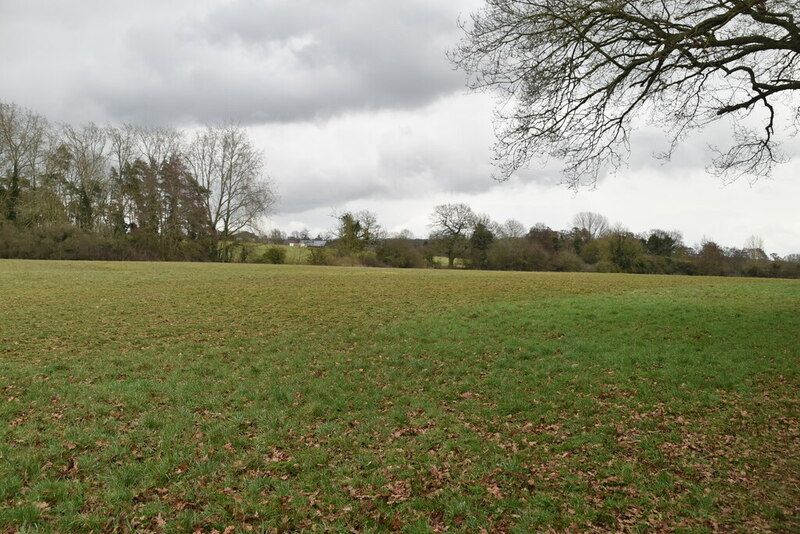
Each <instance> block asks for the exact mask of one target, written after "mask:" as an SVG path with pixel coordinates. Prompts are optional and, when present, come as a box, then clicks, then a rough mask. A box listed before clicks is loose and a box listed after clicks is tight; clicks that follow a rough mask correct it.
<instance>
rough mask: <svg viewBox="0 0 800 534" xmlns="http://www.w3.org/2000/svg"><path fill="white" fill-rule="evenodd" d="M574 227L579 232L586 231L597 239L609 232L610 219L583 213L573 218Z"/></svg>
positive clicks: (595, 214)
mask: <svg viewBox="0 0 800 534" xmlns="http://www.w3.org/2000/svg"><path fill="white" fill-rule="evenodd" d="M572 225H573V226H574V227H575V228H578V229H579V230H585V231H586V233H588V234H589V237H591V238H592V239H597V238H598V237H600V236H602V235H603V234H604V233H605V232H606V230H608V219H606V218H605V216H603V215H600V214H599V213H594V212H591V211H582V212H580V213H576V214H575V216H574V217H573V218H572Z"/></svg>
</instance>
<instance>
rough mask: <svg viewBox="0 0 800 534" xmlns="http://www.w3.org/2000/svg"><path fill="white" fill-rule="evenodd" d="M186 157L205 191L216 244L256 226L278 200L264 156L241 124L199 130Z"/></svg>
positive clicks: (209, 219)
mask: <svg viewBox="0 0 800 534" xmlns="http://www.w3.org/2000/svg"><path fill="white" fill-rule="evenodd" d="M187 159H188V165H189V168H190V170H191V172H192V174H193V175H194V177H195V179H196V180H197V182H198V184H199V185H200V187H202V188H203V190H204V206H205V210H206V216H207V218H208V226H209V227H210V228H211V229H212V230H213V231H215V232H216V242H215V245H218V244H219V243H220V242H225V241H226V240H228V239H229V238H230V237H232V236H233V235H234V234H236V233H237V232H239V231H241V230H244V229H248V228H250V229H256V228H255V227H256V225H257V222H258V218H259V217H261V216H263V215H266V214H267V213H269V211H270V209H271V208H272V207H273V205H274V204H275V202H276V195H275V192H274V190H273V187H272V184H271V183H270V182H269V181H268V179H267V178H266V177H265V176H264V159H263V156H262V154H261V152H260V151H259V150H257V149H256V148H255V147H254V146H253V144H252V143H251V142H250V139H249V138H248V136H247V132H246V131H245V130H244V129H242V128H240V127H237V126H233V125H227V126H218V127H208V128H206V129H205V130H203V131H201V132H199V133H197V135H196V136H195V138H194V139H193V140H192V142H191V143H190V145H189V147H188V151H187ZM223 248H224V247H223ZM223 252H224V251H223Z"/></svg>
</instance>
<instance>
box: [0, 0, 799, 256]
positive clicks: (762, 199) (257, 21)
mask: <svg viewBox="0 0 800 534" xmlns="http://www.w3.org/2000/svg"><path fill="white" fill-rule="evenodd" d="M480 5H481V2H480V1H479V0H403V1H397V0H337V1H331V0H224V1H223V0H170V1H169V2H164V1H154V0H139V1H137V2H130V1H129V0H126V1H121V0H81V1H77V0H58V1H54V0H0V50H2V51H3V52H2V54H0V73H2V76H0V100H4V101H9V102H14V103H16V104H19V105H22V106H25V107H29V108H31V109H33V110H34V111H37V112H38V113H40V114H42V115H44V116H46V117H47V118H48V119H50V120H52V121H64V122H69V123H72V124H76V125H77V124H83V123H86V122H89V121H93V122H96V123H98V124H119V123H122V122H130V123H134V124H139V125H169V126H175V127H179V128H191V127H194V126H197V125H206V124H214V123H221V122H227V121H235V122H238V123H240V124H241V125H243V126H246V127H247V128H248V130H249V131H250V134H251V137H252V139H253V140H254V141H255V142H256V143H257V144H258V146H259V147H260V148H261V149H263V151H264V154H265V156H266V161H267V170H268V173H269V174H270V176H271V177H272V178H273V180H274V183H275V185H276V187H277V190H278V193H279V195H280V197H281V201H280V203H279V205H278V208H277V212H276V213H275V214H274V215H273V216H272V217H271V219H270V221H269V222H268V223H267V225H272V226H277V227H279V228H281V229H283V230H287V231H291V230H298V229H301V228H303V227H307V228H308V229H310V230H311V231H312V232H314V233H316V232H319V231H324V230H325V229H329V228H331V227H333V226H334V220H333V218H332V217H331V215H332V214H333V213H335V212H341V211H343V210H349V209H353V210H359V209H369V210H371V211H374V212H375V213H377V214H378V217H379V220H380V222H381V223H382V224H383V225H384V227H385V228H386V229H387V230H390V231H399V230H401V229H404V228H406V229H410V230H411V231H413V232H414V233H415V234H416V235H417V236H420V237H422V236H425V235H426V234H427V232H428V228H427V224H428V217H429V214H430V213H431V211H432V209H433V207H434V206H435V205H437V204H441V203H446V202H465V203H467V204H469V205H470V206H472V207H473V209H474V210H475V211H477V212H480V213H485V214H487V215H489V216H491V217H492V218H493V219H495V220H497V221H499V222H503V221H505V220H506V219H508V218H516V219H518V220H520V221H521V222H523V223H524V224H525V225H526V226H532V225H533V224H535V223H537V222H542V223H544V224H547V225H549V226H551V227H552V228H555V229H562V228H568V227H570V226H571V220H572V217H573V215H574V214H575V213H577V212H579V211H596V212H599V213H602V214H604V215H606V217H608V218H609V219H610V220H611V221H612V223H613V222H619V223H622V225H624V226H626V227H628V228H629V229H630V230H632V231H634V232H644V231H647V230H650V229H652V228H663V229H667V230H679V231H680V232H682V233H683V235H684V240H685V242H686V244H688V245H690V246H692V245H697V244H699V243H700V242H701V241H702V240H703V239H712V240H715V241H717V242H718V243H720V244H722V245H725V246H736V247H742V246H744V243H745V240H746V239H747V238H748V237H749V236H751V235H758V236H760V237H762V238H763V240H764V244H765V248H766V250H767V252H776V253H778V254H781V255H784V254H788V253H794V252H800V211H798V199H800V140H798V139H797V138H791V137H789V136H784V138H785V140H786V145H785V147H784V149H785V152H786V153H787V154H789V155H790V161H789V162H788V163H786V164H785V165H783V166H781V167H779V168H778V169H776V172H775V173H774V176H773V177H772V178H771V179H769V180H761V181H758V182H756V183H754V184H751V183H749V182H748V181H747V180H740V181H738V182H736V183H733V184H730V185H723V184H722V183H721V181H720V180H719V179H718V178H716V177H714V176H711V175H708V174H706V173H705V170H704V169H705V165H706V164H707V163H708V159H707V157H708V154H707V150H706V148H705V147H706V146H707V144H708V142H709V141H710V140H714V141H715V142H719V143H720V144H724V139H725V137H726V136H727V135H728V131H727V129H726V128H725V127H722V126H718V127H716V128H714V129H712V130H710V131H708V132H704V133H703V134H701V135H697V136H695V137H692V138H690V139H688V140H687V142H686V143H685V145H684V146H683V147H682V148H681V149H680V150H679V152H678V154H676V157H674V158H673V161H672V162H671V163H668V164H663V163H662V162H661V161H659V160H655V159H653V158H652V157H651V155H652V154H653V153H654V152H657V151H659V150H660V149H662V148H663V146H662V143H663V136H662V135H661V134H660V133H659V132H657V131H654V130H651V129H648V128H644V129H642V130H641V131H639V132H638V133H637V134H636V135H635V136H634V138H633V141H632V145H631V149H632V157H631V161H630V165H629V166H628V167H627V168H625V169H623V170H621V171H620V172H619V173H618V174H616V175H613V176H608V177H606V178H604V179H603V180H601V181H600V183H599V184H598V186H597V188H596V189H594V190H591V191H590V190H585V191H580V192H578V193H577V194H575V193H574V192H572V191H570V190H568V189H567V188H566V187H565V186H563V185H559V180H560V176H559V165H558V162H554V161H550V162H547V163H546V164H541V163H535V164H533V165H531V167H530V168H529V169H527V170H525V171H523V172H520V173H519V174H518V175H517V176H515V177H514V178H513V179H512V180H510V181H508V182H505V183H496V182H494V181H493V180H492V179H491V175H492V168H491V164H490V160H491V152H490V147H491V144H492V142H493V137H492V109H493V105H494V103H493V101H492V96H491V95H487V94H468V93H467V92H466V91H465V89H464V81H465V80H464V75H463V73H461V72H456V71H454V70H453V68H452V66H451V65H450V64H449V62H448V61H447V58H446V55H445V52H446V50H447V49H448V48H449V47H452V46H453V45H454V44H455V43H456V42H457V40H458V39H459V36H460V30H459V29H458V25H457V22H458V19H459V17H462V18H466V17H467V16H468V15H469V13H470V11H472V10H474V9H475V8H477V7H479V6H480ZM793 154H798V156H795V157H791V156H792V155H793Z"/></svg>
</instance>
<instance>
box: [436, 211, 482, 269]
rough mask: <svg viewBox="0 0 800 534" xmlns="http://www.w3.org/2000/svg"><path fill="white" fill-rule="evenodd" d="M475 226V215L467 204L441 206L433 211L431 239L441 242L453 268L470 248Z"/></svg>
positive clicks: (448, 261)
mask: <svg viewBox="0 0 800 534" xmlns="http://www.w3.org/2000/svg"><path fill="white" fill-rule="evenodd" d="M474 224H475V213H474V212H473V211H472V209H471V208H470V207H469V206H467V205H466V204H441V205H439V206H436V207H435V208H434V209H433V213H432V214H431V222H430V225H429V226H430V227H431V229H432V230H433V233H432V235H431V237H432V238H434V239H436V240H438V241H440V242H441V244H442V247H443V249H444V252H445V254H446V255H447V263H448V265H449V266H450V267H451V268H452V267H453V266H454V265H455V259H456V258H457V257H458V256H459V254H462V253H463V252H464V251H466V250H467V248H468V247H469V240H468V238H469V236H468V234H469V232H470V230H471V229H472V227H473V226H474Z"/></svg>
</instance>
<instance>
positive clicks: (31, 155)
mask: <svg viewBox="0 0 800 534" xmlns="http://www.w3.org/2000/svg"><path fill="white" fill-rule="evenodd" d="M48 128H49V127H48V124H47V121H46V120H45V119H44V118H43V117H41V116H39V115H37V114H36V113H34V112H33V111H31V110H29V109H24V108H21V107H19V106H17V105H16V104H6V103H4V102H0V193H2V196H3V197H4V198H3V200H5V202H4V206H3V207H4V213H3V214H4V215H5V217H6V218H7V219H9V220H11V221H16V220H17V208H18V203H19V199H20V194H21V192H22V189H23V187H24V185H27V186H28V187H30V188H31V189H36V186H37V184H36V180H37V177H38V175H39V173H40V172H41V168H42V166H43V164H44V158H45V153H46V150H45V146H46V140H47V131H48ZM23 182H25V183H23ZM3 184H4V185H3Z"/></svg>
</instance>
